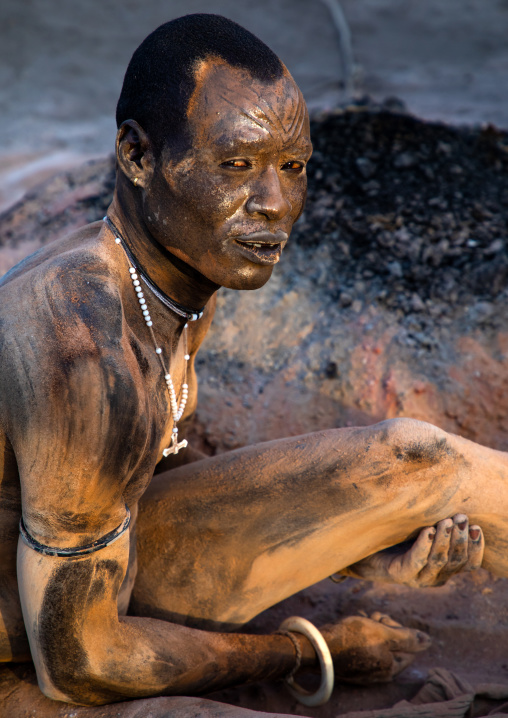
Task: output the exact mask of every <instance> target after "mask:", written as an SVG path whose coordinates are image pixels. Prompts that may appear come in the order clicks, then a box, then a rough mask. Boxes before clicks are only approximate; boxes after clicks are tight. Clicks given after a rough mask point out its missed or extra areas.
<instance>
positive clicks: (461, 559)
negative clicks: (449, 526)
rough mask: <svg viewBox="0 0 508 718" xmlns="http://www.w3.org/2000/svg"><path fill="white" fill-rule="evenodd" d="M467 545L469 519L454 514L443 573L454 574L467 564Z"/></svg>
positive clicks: (462, 515)
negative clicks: (446, 561)
mask: <svg viewBox="0 0 508 718" xmlns="http://www.w3.org/2000/svg"><path fill="white" fill-rule="evenodd" d="M468 543H469V519H468V518H467V516H466V515H465V514H455V516H454V517H453V530H452V535H451V539H450V551H449V553H448V563H447V565H446V566H445V569H444V571H445V572H450V573H456V572H457V571H459V570H460V569H461V568H462V567H463V566H465V564H466V563H467V549H468Z"/></svg>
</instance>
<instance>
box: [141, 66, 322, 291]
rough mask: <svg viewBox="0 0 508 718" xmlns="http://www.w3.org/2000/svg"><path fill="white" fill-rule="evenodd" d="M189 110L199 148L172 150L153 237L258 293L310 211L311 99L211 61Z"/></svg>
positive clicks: (154, 192) (157, 199) (208, 272)
mask: <svg viewBox="0 0 508 718" xmlns="http://www.w3.org/2000/svg"><path fill="white" fill-rule="evenodd" d="M196 76H197V85H196V89H195V91H194V93H193V95H192V97H191V100H190V102H189V107H188V112H187V116H188V122H189V130H190V135H191V142H192V144H191V147H190V149H189V151H188V152H186V154H185V155H184V157H183V158H182V157H180V158H178V159H173V158H172V156H171V150H170V149H166V150H165V151H164V152H163V153H162V156H161V159H160V161H159V163H158V167H157V170H156V172H155V174H154V179H153V181H152V183H151V185H150V188H149V191H148V192H147V194H146V199H145V207H144V210H145V212H144V213H145V220H146V222H147V224H148V226H149V229H150V231H151V233H152V234H153V235H154V236H155V238H156V239H157V240H158V241H159V242H160V243H161V244H162V245H163V246H165V247H166V248H167V249H168V250H169V251H170V252H172V253H173V254H175V255H176V256H178V257H179V258H180V259H183V260H184V261H185V262H187V263H188V264H189V265H191V266H192V267H194V268H195V269H197V270H198V271H199V272H201V273H202V274H203V275H204V276H206V277H207V278H208V279H210V280H211V281H212V282H215V283H216V284H219V285H222V286H226V287H230V288H233V289H256V288H257V287H260V286H262V285H263V284H264V283H265V282H266V281H267V280H268V279H269V278H270V275H271V273H272V269H273V266H274V264H276V263H277V262H278V261H279V259H280V255H281V252H282V249H283V247H284V246H285V244H286V242H287V238H288V236H289V233H290V232H291V228H292V226H293V224H294V222H295V221H296V220H297V219H298V217H299V216H300V214H301V212H302V210H303V206H304V202H305V197H306V188H307V178H306V170H305V166H306V163H307V161H308V159H309V157H310V155H311V151H312V145H311V142H310V132H309V120H308V115H307V109H306V106H305V102H304V100H303V97H302V95H301V93H300V91H299V90H298V88H297V86H296V85H295V83H294V81H293V80H292V78H291V77H290V76H289V75H287V76H284V77H283V78H282V79H281V80H279V81H277V82H275V83H274V84H272V85H267V84H264V83H262V82H259V81H257V80H254V79H253V78H252V77H251V76H250V75H249V74H248V73H247V72H245V71H242V70H239V69H236V68H232V67H230V66H228V65H226V64H224V63H222V62H220V61H219V62H218V61H217V60H214V59H212V58H210V59H209V60H206V61H203V62H202V63H201V64H200V66H199V68H198V69H197V75H196Z"/></svg>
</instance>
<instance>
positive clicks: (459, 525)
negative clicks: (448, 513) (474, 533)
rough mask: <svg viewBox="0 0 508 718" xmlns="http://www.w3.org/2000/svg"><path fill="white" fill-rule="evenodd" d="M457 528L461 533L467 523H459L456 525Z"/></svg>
mask: <svg viewBox="0 0 508 718" xmlns="http://www.w3.org/2000/svg"><path fill="white" fill-rule="evenodd" d="M457 526H458V527H459V529H460V530H461V531H464V529H465V528H466V526H467V521H461V522H460V524H457Z"/></svg>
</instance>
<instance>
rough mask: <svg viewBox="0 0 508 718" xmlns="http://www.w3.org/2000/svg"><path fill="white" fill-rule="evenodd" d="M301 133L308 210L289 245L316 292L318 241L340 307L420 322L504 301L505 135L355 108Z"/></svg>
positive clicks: (507, 271) (507, 255)
mask: <svg viewBox="0 0 508 718" xmlns="http://www.w3.org/2000/svg"><path fill="white" fill-rule="evenodd" d="M311 129H312V138H313V143H314V150H315V151H314V155H313V158H312V160H311V163H310V164H309V168H308V174H309V198H308V204H307V208H306V211H305V214H304V215H303V217H302V219H301V220H300V222H299V224H297V226H296V228H295V232H294V235H293V237H292V242H293V244H295V243H296V244H298V245H299V246H300V247H301V248H302V249H305V250H308V251H307V257H306V258H307V262H308V266H310V267H311V270H310V271H311V273H313V276H314V278H315V279H316V281H318V282H319V276H320V272H319V268H316V267H315V266H314V267H313V265H314V264H315V263H314V262H312V256H313V250H315V249H316V248H319V247H321V246H322V245H323V242H324V241H326V244H327V247H328V253H329V261H331V262H332V263H333V267H334V270H335V271H336V272H337V287H336V288H335V290H334V295H335V297H336V298H338V299H339V300H340V302H341V304H342V305H343V306H347V305H348V304H350V303H351V301H352V300H353V299H354V297H355V296H357V295H360V296H361V297H362V299H365V298H367V299H368V300H371V301H381V302H384V303H386V304H387V305H388V306H389V307H400V308H402V309H403V310H405V311H408V310H411V309H417V310H424V309H425V306H427V307H430V306H431V305H432V302H433V301H437V302H439V303H442V302H444V303H446V304H448V305H450V307H452V306H453V304H455V303H457V302H458V301H461V300H463V299H464V295H466V294H471V293H472V294H474V295H475V296H477V297H483V298H485V299H492V298H495V297H496V296H497V295H498V294H499V293H500V292H503V291H504V289H505V287H506V280H507V277H508V250H507V243H506V230H507V220H508V133H506V132H503V131H500V130H497V129H496V128H494V127H492V126H488V127H486V128H483V129H465V128H453V127H449V126H446V125H443V124H437V123H427V122H423V121H421V120H418V119H417V118H415V117H411V116H409V115H405V114H396V113H392V112H387V111H382V110H381V111H377V112H376V111H372V110H368V109H364V110H362V109H360V108H358V109H357V110H356V111H345V112H344V111H336V112H335V113H333V114H331V115H327V116H323V117H322V118H321V119H320V120H316V121H314V122H313V123H312V128H311ZM428 300H430V301H428Z"/></svg>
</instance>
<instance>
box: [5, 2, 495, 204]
mask: <svg viewBox="0 0 508 718" xmlns="http://www.w3.org/2000/svg"><path fill="white" fill-rule="evenodd" d="M191 12H217V13H220V14H223V15H226V16H227V17H230V18H232V19H233V20H236V21H237V22H239V23H241V24H242V25H244V26H245V27H247V28H248V29H249V30H251V31H252V32H254V33H255V34H256V35H258V36H259V37H260V38H261V39H263V40H264V41H265V42H266V43H267V44H268V45H269V46H270V47H272V48H273V49H274V50H275V52H277V53H278V54H279V56H280V57H281V58H282V60H283V61H284V62H285V63H286V65H287V66H288V67H289V69H290V70H291V72H292V73H293V75H294V77H295V78H296V80H297V82H298V83H299V85H300V86H301V88H302V90H303V92H304V94H305V97H306V99H307V102H308V103H309V106H310V107H311V109H312V110H313V111H317V110H320V109H326V108H330V107H333V106H335V105H337V104H338V103H347V102H348V101H350V100H351V99H352V98H353V97H360V96H362V95H365V94H367V95H370V96H371V97H372V98H374V99H375V100H377V101H384V100H385V99H386V98H398V99H399V100H400V101H402V102H403V103H404V104H405V105H406V106H407V107H408V109H409V110H410V111H411V112H413V113H415V114H417V115H418V116H420V117H424V118H429V119H437V120H444V121H447V122H452V123H458V124H479V123H493V124H495V125H497V126H500V127H508V102H507V101H506V87H507V83H506V78H507V76H508V41H507V37H508V0H425V2H422V1H421V0H340V2H339V0H256V2H252V1H251V0H121V1H120V0H87V2H80V3H77V2H70V1H69V0H2V2H1V3H0V37H1V42H0V114H1V117H2V141H1V143H0V144H1V147H0V156H1V163H0V209H5V208H6V207H8V206H9V205H10V204H12V203H13V202H14V201H16V200H17V199H19V198H20V197H21V196H22V194H23V193H24V192H25V190H26V189H28V188H30V187H31V186H33V185H34V184H36V183H37V182H39V181H40V180H42V179H44V178H45V177H47V176H49V175H52V174H54V173H55V172H56V171H58V170H60V169H66V168H68V167H72V166H74V165H76V164H79V163H81V162H82V161H83V160H84V159H87V158H92V157H98V156H102V155H104V154H107V153H109V152H110V151H111V150H112V148H113V143H114V136H115V125H114V120H113V117H114V109H115V103H116V100H117V97H118V94H119V91H120V87H121V83H122V79H123V73H124V71H125V68H126V65H127V63H128V61H129V59H130V57H131V55H132V52H133V51H134V49H135V48H136V47H137V45H138V44H139V43H140V42H141V40H142V39H143V38H144V37H145V36H146V35H147V34H148V33H149V32H150V31H152V30H153V29H154V28H155V27H157V26H158V25H159V24H161V23H163V22H165V21H167V20H169V19H171V18H173V17H177V16H179V15H183V14H186V13H191Z"/></svg>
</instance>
